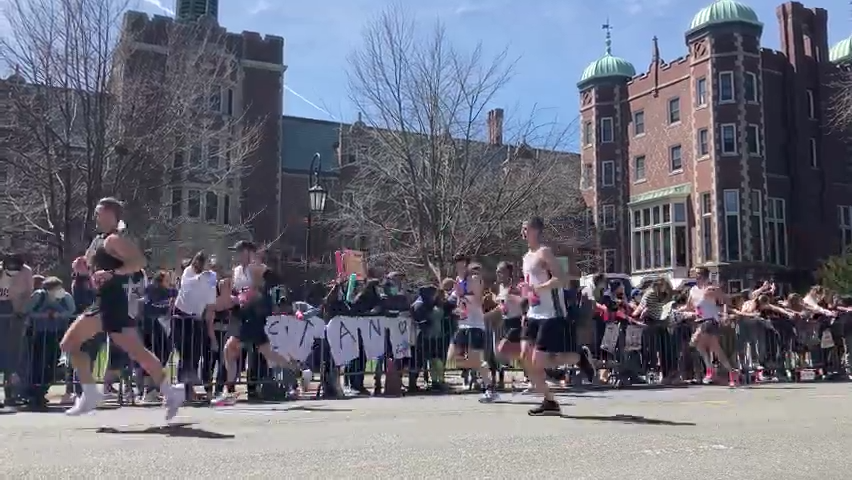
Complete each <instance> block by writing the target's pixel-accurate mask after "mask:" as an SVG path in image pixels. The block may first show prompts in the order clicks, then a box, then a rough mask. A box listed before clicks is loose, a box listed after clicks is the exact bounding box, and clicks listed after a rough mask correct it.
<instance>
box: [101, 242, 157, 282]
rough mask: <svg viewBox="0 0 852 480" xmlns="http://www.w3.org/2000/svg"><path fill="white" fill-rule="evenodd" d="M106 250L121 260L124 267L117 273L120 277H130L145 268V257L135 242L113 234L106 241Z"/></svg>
mask: <svg viewBox="0 0 852 480" xmlns="http://www.w3.org/2000/svg"><path fill="white" fill-rule="evenodd" d="M104 249H106V251H107V252H108V253H109V254H110V255H112V256H114V257H115V258H117V259H119V260H121V261H122V262H123V263H124V266H122V267H121V268H119V269H118V270H116V271H115V273H116V274H118V275H130V274H133V273H136V272H138V271H139V270H142V269H144V268H145V265H146V264H147V263H148V262H147V261H146V260H145V255H143V254H142V251H141V250H139V247H137V246H136V244H134V243H133V242H131V241H130V240H128V239H127V238H124V237H122V236H120V235H116V234H112V235H110V236H108V237H107V238H106V240H105V241H104Z"/></svg>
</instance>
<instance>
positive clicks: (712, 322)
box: [698, 318, 721, 335]
mask: <svg viewBox="0 0 852 480" xmlns="http://www.w3.org/2000/svg"><path fill="white" fill-rule="evenodd" d="M720 329H721V324H720V323H719V320H717V319H715V318H707V319H704V320H700V321H699V322H698V330H699V331H700V332H701V333H704V334H707V335H719V333H720Z"/></svg>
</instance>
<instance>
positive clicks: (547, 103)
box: [139, 0, 852, 123]
mask: <svg viewBox="0 0 852 480" xmlns="http://www.w3.org/2000/svg"><path fill="white" fill-rule="evenodd" d="M139 1H140V2H141V3H140V5H141V8H142V9H143V10H145V11H148V12H150V13H162V10H160V9H159V8H158V6H157V5H158V4H159V5H161V6H164V7H166V9H167V10H168V9H169V7H172V6H173V4H174V2H173V0H159V1H158V0H139ZM742 1H744V2H745V3H746V4H748V5H750V6H751V7H752V8H754V10H755V11H756V12H757V14H758V16H759V17H760V19H761V20H762V21H763V22H764V24H765V25H766V26H765V29H764V34H763V45H764V47H767V48H778V47H779V33H778V26H777V20H776V16H775V8H776V6H777V5H778V4H780V3H781V2H780V1H779V0H742ZM709 2H710V0H526V1H521V0H430V1H419V2H414V1H410V2H404V3H403V5H406V8H408V9H409V10H410V12H411V13H414V14H415V15H416V16H417V17H418V19H420V20H422V21H423V22H424V24H425V25H426V26H428V25H429V24H430V23H431V22H434V21H435V20H436V19H437V18H440V19H441V20H442V21H443V22H444V23H445V25H446V27H447V30H448V33H449V35H450V37H451V39H452V41H453V43H454V44H455V46H457V47H458V48H473V47H474V46H475V45H476V44H477V43H478V42H482V43H483V47H484V49H485V51H486V52H491V53H492V54H493V53H498V52H499V51H501V50H502V49H504V48H507V47H508V49H509V53H510V55H511V56H512V57H517V58H519V61H518V64H517V69H516V71H515V76H514V78H513V80H512V82H511V83H510V84H509V85H508V86H507V88H506V89H505V90H504V91H503V92H502V94H501V96H500V98H498V99H497V100H496V102H495V105H494V106H495V107H505V108H507V109H508V110H509V113H511V112H512V111H513V110H514V109H519V110H520V111H523V112H529V111H531V110H534V109H535V110H538V111H539V112H543V113H547V114H548V116H551V114H552V116H551V118H553V117H555V118H557V119H558V121H559V122H560V123H562V122H564V123H569V122H571V121H572V120H573V119H574V118H575V117H576V116H577V103H578V100H577V89H576V82H577V79H578V77H579V76H580V74H581V73H582V71H583V69H584V68H585V67H586V65H588V64H589V63H590V62H592V61H594V60H595V59H596V58H597V57H599V56H600V55H601V54H603V50H604V33H603V31H602V30H601V25H602V24H603V23H605V22H606V20H607V17H609V19H610V23H611V24H612V25H613V30H612V35H613V53H614V54H615V55H618V56H621V57H624V58H626V59H628V60H630V61H631V62H633V64H634V65H635V66H636V70H637V71H639V72H641V71H644V70H645V69H646V68H647V66H648V63H649V62H650V58H651V38H652V37H653V36H654V35H656V36H657V37H659V42H660V51H661V54H662V56H663V58H664V59H667V60H671V59H674V58H677V57H679V56H682V55H684V54H685V53H686V46H685V44H684V37H683V32H684V31H685V30H686V28H687V27H688V25H689V22H690V20H691V19H692V16H693V15H694V14H695V13H696V12H698V11H699V10H700V9H701V8H703V7H705V6H707V5H708V4H709ZM392 3H394V1H393V0H323V1H309V0H220V6H219V22H220V23H221V24H222V25H223V26H225V27H226V28H228V29H229V30H232V31H242V30H253V31H258V32H261V33H268V34H274V35H280V36H282V37H284V38H285V39H286V52H285V58H286V62H287V64H288V65H289V69H288V71H287V75H286V83H287V86H288V87H289V89H290V91H288V92H287V93H286V96H285V103H284V111H285V113H286V114H288V115H295V116H304V117H311V118H319V119H336V120H341V121H344V122H349V121H353V120H354V118H355V117H356V114H357V112H355V111H354V109H353V107H352V105H351V104H350V102H349V101H348V97H347V85H346V74H345V69H346V67H347V61H346V57H347V54H348V53H349V52H350V51H351V50H352V49H353V48H354V47H356V46H357V45H358V43H359V39H360V35H361V32H362V28H363V26H364V24H365V23H366V22H367V21H369V19H370V18H372V17H373V16H375V15H376V14H377V13H378V12H379V11H381V10H382V9H383V8H385V7H387V6H388V5H391V4H392ZM803 3H804V4H805V5H806V6H807V7H822V8H826V9H829V6H830V5H831V6H834V7H835V8H834V11H833V12H832V11H831V10H830V9H829V15H830V18H829V40H830V43H831V44H834V43H836V42H837V41H839V40H841V39H843V38H846V37H848V36H849V35H852V12H850V7H849V6H848V5H847V2H842V1H840V0H809V1H805V2H803ZM407 4H410V5H407ZM832 13H833V15H832ZM300 97H302V98H300ZM312 104H313V105H312Z"/></svg>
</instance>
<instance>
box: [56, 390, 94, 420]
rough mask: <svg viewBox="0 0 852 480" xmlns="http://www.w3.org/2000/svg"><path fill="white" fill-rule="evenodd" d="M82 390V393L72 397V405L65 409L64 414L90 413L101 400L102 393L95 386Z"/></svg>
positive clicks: (72, 415) (75, 415) (78, 414)
mask: <svg viewBox="0 0 852 480" xmlns="http://www.w3.org/2000/svg"><path fill="white" fill-rule="evenodd" d="M87 390H88V391H86V390H84V391H83V393H82V395H80V396H78V397H77V398H76V399H74V406H73V407H71V408H69V409H68V410H66V411H65V415H68V416H70V417H77V416H80V415H85V414H87V413H92V412H93V411H95V409H96V408H98V405H100V403H101V401H102V400H103V394H102V393H101V392H99V391H98V390H97V388H96V387H95V388H91V389H87Z"/></svg>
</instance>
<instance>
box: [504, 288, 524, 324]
mask: <svg viewBox="0 0 852 480" xmlns="http://www.w3.org/2000/svg"><path fill="white" fill-rule="evenodd" d="M510 290H511V287H509V286H507V285H500V290H499V293H498V294H497V300H499V301H500V304H501V305H503V318H521V317H522V316H523V314H524V311H523V309H521V303H520V302H519V301H518V299H517V298H515V296H514V295H512V294H510V293H509V292H510Z"/></svg>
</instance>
